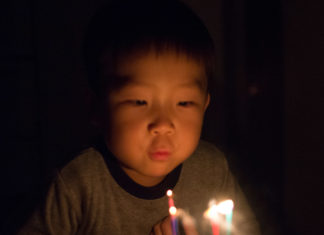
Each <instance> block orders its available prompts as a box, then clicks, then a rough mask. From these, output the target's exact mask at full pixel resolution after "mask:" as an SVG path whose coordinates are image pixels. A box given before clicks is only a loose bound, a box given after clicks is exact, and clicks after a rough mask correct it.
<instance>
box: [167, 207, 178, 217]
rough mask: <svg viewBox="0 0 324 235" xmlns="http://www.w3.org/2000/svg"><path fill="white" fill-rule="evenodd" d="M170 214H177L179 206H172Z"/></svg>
mask: <svg viewBox="0 0 324 235" xmlns="http://www.w3.org/2000/svg"><path fill="white" fill-rule="evenodd" d="M169 213H170V215H176V214H177V208H176V207H175V206H171V207H170V208H169Z"/></svg>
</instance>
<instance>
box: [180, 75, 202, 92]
mask: <svg viewBox="0 0 324 235" xmlns="http://www.w3.org/2000/svg"><path fill="white" fill-rule="evenodd" d="M203 80H204V78H196V79H194V80H193V81H190V82H187V83H183V84H180V87H189V88H190V87H199V89H201V90H206V83H205V82H204V81H203Z"/></svg>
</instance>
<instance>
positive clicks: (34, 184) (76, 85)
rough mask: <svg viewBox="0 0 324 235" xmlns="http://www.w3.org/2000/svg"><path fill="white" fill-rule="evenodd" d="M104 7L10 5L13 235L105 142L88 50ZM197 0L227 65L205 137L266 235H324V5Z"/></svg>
mask: <svg viewBox="0 0 324 235" xmlns="http://www.w3.org/2000/svg"><path fill="white" fill-rule="evenodd" d="M100 2H103V1H99V0H97V1H86V0H82V1H80V0H79V1H77V0H69V1H64V0H56V1H54V0H52V1H36V0H34V1H33V0H29V1H28V0H12V1H6V2H3V3H1V8H0V19H1V23H0V32H1V35H0V36H1V39H0V40H1V41H0V42H1V44H0V66H1V71H0V78H1V86H0V87H1V92H0V94H1V101H2V108H1V139H0V140H1V145H2V146H1V150H2V153H1V160H0V162H1V163H0V166H1V169H0V179H1V182H0V183H1V193H0V195H1V198H0V199H1V200H0V216H1V217H0V219H1V223H0V224H1V230H0V233H1V234H11V233H14V231H15V229H16V228H18V227H19V226H20V224H21V223H23V222H24V221H25V219H26V218H27V217H28V215H29V213H30V211H32V209H33V208H34V206H35V204H36V203H37V202H38V201H39V198H40V195H41V192H42V191H43V189H44V188H45V186H46V185H47V182H48V180H49V179H50V175H51V172H52V170H53V168H54V167H56V166H59V165H60V164H62V163H64V162H66V161H67V160H68V159H70V158H71V156H72V155H71V154H72V153H74V152H75V151H76V150H78V149H79V148H80V146H82V145H84V144H85V143H87V142H88V140H89V139H90V137H91V136H92V135H93V133H94V132H93V131H92V129H91V127H90V126H89V123H88V122H89V110H90V107H89V103H88V102H87V97H88V88H87V82H86V77H85V72H84V67H83V62H82V52H81V45H82V38H83V34H84V30H85V28H86V26H87V23H88V21H89V18H90V16H91V14H92V12H93V11H94V10H95V9H96V7H97V6H98V5H99V3H100ZM185 2H187V3H188V4H189V5H190V6H192V8H193V9H194V10H195V11H196V12H197V14H199V15H200V16H201V18H202V19H203V21H204V22H205V23H206V25H207V27H208V28H209V30H210V32H211V34H212V36H213V38H214V40H215V44H216V51H217V56H218V60H219V64H218V77H219V78H218V79H219V80H218V81H219V84H218V86H217V87H216V86H215V87H213V88H212V90H213V93H214V94H213V103H212V104H211V106H210V108H209V110H208V112H207V116H206V123H205V128H204V131H203V137H204V138H205V139H207V140H210V141H211V142H213V143H215V144H217V145H218V146H220V147H221V148H222V149H223V151H225V152H226V153H227V156H228V159H229V162H230V164H231V168H232V170H233V172H234V173H235V175H236V176H237V178H238V180H239V182H240V183H241V185H242V188H243V190H244V191H245V193H246V194H247V197H248V199H249V201H250V203H251V205H252V207H253V209H254V210H255V212H256V214H257V216H258V218H259V220H260V223H261V226H262V230H263V234H269V235H271V234H297V235H298V234H305V235H311V234H321V233H322V230H323V229H322V220H323V219H324V199H323V197H324V190H323V186H324V177H323V176H324V173H323V171H324V161H323V156H324V148H323V144H322V143H321V141H322V140H323V139H324V135H323V133H324V125H323V120H324V111H323V104H324V102H323V101H324V98H323V95H322V91H323V89H324V82H323V78H324V63H323V62H324V17H323V10H324V8H323V5H324V4H323V2H321V1H317V2H316V1H302V0H296V1H292V0H272V1H260V0H259V1H257V0H249V1H248V0H223V1H221V0H200V1H199V0H187V1H185Z"/></svg>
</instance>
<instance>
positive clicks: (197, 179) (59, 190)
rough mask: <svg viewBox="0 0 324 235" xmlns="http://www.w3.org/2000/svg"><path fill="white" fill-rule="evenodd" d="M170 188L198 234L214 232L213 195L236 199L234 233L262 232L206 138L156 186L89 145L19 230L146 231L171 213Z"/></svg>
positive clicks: (102, 149) (60, 233)
mask: <svg viewBox="0 0 324 235" xmlns="http://www.w3.org/2000/svg"><path fill="white" fill-rule="evenodd" d="M168 188H173V193H174V202H175V206H176V207H177V208H181V209H182V210H184V211H185V212H186V213H187V214H189V215H190V216H191V217H192V218H194V219H195V222H196V227H197V230H198V231H199V234H200V235H204V234H211V227H210V223H209V221H208V220H207V219H205V218H204V216H203V214H204V211H205V210H206V209H207V207H208V204H209V202H210V200H212V199H215V200H217V201H221V200H224V199H232V200H233V201H234V204H235V205H234V211H233V228H232V233H231V234H232V235H258V234H260V232H259V227H258V224H257V222H256V220H255V217H254V215H253V213H252V212H251V210H250V207H249V206H248V204H247V202H246V200H245V198H244V196H243V194H242V192H241V190H240V189H239V186H238V185H237V183H236V181H235V179H234V178H233V176H232V174H231V173H230V171H229V168H228V165H227V161H226V159H225V157H224V156H223V154H222V153H221V152H220V151H219V150H218V149H217V148H216V147H214V146H213V145H211V144H209V143H207V142H204V141H201V142H200V143H199V146H198V147H197V149H196V151H195V152H194V153H193V154H192V156H190V157H189V158H188V159H187V160H186V161H185V162H184V163H183V164H181V165H180V166H179V167H177V168H176V169H175V170H173V171H172V172H171V173H170V174H169V175H168V176H167V177H166V179H165V180H164V181H163V182H161V183H160V184H159V185H157V186H154V187H143V186H140V185H138V184H136V183H135V182H133V181H132V180H131V179H130V178H129V177H128V176H127V175H126V174H125V173H123V171H122V170H121V169H120V167H119V166H118V164H117V163H116V161H115V159H114V157H113V156H112V155H111V154H110V153H109V151H107V149H106V148H105V146H103V145H102V144H101V145H96V147H91V148H88V149H86V150H85V151H83V152H82V153H81V154H80V155H78V156H77V157H76V158H75V159H73V160H72V161H71V162H69V163H68V164H67V165H66V166H65V167H64V168H62V169H61V170H60V171H58V172H57V175H56V177H55V179H54V180H53V182H52V184H51V186H50V188H49V191H48V193H47V196H46V200H45V201H44V204H42V205H41V206H40V207H39V208H38V209H37V210H36V211H35V212H34V214H33V215H32V217H31V218H30V219H29V220H28V221H27V223H26V224H25V225H24V226H23V228H21V230H20V232H19V234H21V235H22V234H55V235H65V234H69V235H70V234H105V235H108V234H112V235H119V234H127V235H131V234H144V235H148V234H149V233H150V231H151V229H152V227H153V225H154V224H156V223H157V222H158V221H160V220H161V219H162V218H164V217H165V216H167V215H168V198H167V197H166V195H165V193H166V189H168ZM179 223H180V222H179ZM221 234H222V233H221ZM224 234H225V233H224Z"/></svg>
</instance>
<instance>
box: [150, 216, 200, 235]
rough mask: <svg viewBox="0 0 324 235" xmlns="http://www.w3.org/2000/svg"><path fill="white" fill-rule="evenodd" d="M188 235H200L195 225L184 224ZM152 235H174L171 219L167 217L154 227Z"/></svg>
mask: <svg viewBox="0 0 324 235" xmlns="http://www.w3.org/2000/svg"><path fill="white" fill-rule="evenodd" d="M182 225H183V229H184V232H185V234H186V235H198V233H197V231H196V228H195V226H194V224H192V223H188V224H182ZM150 235H172V228H171V217H170V216H167V217H165V218H164V219H162V220H161V221H160V222H158V223H157V224H156V225H154V226H153V229H152V232H151V233H150Z"/></svg>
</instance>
